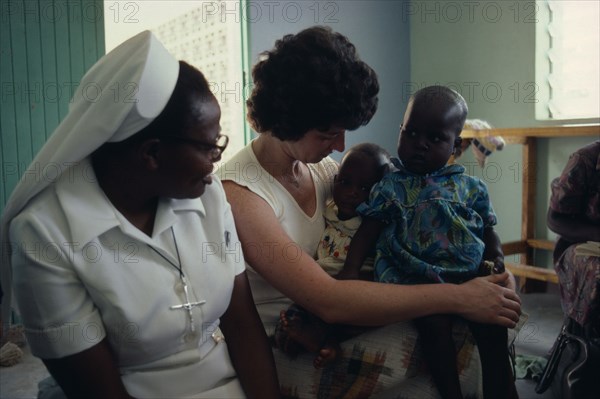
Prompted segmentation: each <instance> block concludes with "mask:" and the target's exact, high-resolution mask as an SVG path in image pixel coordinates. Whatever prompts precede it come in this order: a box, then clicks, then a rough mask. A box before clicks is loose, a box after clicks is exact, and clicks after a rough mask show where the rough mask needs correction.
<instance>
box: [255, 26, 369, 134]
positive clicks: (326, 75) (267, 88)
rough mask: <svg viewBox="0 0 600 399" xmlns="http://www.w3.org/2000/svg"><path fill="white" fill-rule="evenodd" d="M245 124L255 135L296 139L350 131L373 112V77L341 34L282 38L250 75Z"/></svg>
mask: <svg viewBox="0 0 600 399" xmlns="http://www.w3.org/2000/svg"><path fill="white" fill-rule="evenodd" d="M252 78H253V80H254V87H253V90H252V94H251V95H250V98H249V99H248V101H247V102H246V104H247V105H248V120H249V122H250V124H251V125H252V127H253V128H254V129H255V130H256V131H257V132H259V133H264V132H270V133H271V134H272V135H273V136H275V137H277V138H279V139H280V140H299V139H300V138H302V136H304V134H305V133H306V132H307V131H308V130H311V129H319V130H322V131H325V130H327V129H329V128H331V127H332V126H340V127H343V128H345V129H348V130H354V129H357V128H358V127H360V126H362V125H366V124H367V123H368V122H369V121H370V120H371V118H372V117H373V115H374V114H375V111H376V110H377V93H378V92H379V83H378V82H377V75H376V74H375V71H373V69H371V67H369V66H368V65H367V64H366V63H364V62H363V61H361V60H360V58H359V56H358V54H357V53H356V49H355V47H354V45H353V44H352V43H350V41H349V40H348V39H347V38H346V37H345V36H344V35H342V34H340V33H336V32H333V31H332V30H331V29H330V28H328V27H324V26H314V27H311V28H308V29H305V30H303V31H301V32H299V33H297V34H295V35H291V34H290V35H285V36H284V37H283V38H282V39H280V40H277V42H275V48H274V49H273V50H271V51H265V52H264V53H262V54H261V61H259V62H258V63H257V64H256V65H255V66H254V68H253V70H252Z"/></svg>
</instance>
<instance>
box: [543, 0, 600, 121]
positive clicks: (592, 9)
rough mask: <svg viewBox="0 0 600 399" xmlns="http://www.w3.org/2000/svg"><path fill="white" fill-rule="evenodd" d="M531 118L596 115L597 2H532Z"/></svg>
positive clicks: (599, 83) (599, 75)
mask: <svg viewBox="0 0 600 399" xmlns="http://www.w3.org/2000/svg"><path fill="white" fill-rule="evenodd" d="M537 4H538V10H539V12H538V20H537V25H536V83H537V85H538V88H539V91H538V94H539V95H538V102H537V104H536V119H542V120H544V119H545V120H565V119H587V118H598V117H599V116H600V68H599V63H600V25H599V23H598V21H600V12H599V9H600V2H598V1H589V0H587V1H585V0H584V1H565V0H545V1H537Z"/></svg>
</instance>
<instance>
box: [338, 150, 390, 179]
mask: <svg viewBox="0 0 600 399" xmlns="http://www.w3.org/2000/svg"><path fill="white" fill-rule="evenodd" d="M352 153H359V154H364V155H366V156H367V157H368V158H370V159H372V160H373V162H374V164H375V167H376V168H377V172H378V173H379V174H380V176H379V177H380V178H381V177H383V175H384V174H386V173H387V172H388V171H389V170H390V168H391V167H392V161H391V156H390V154H389V153H388V152H387V151H386V150H385V149H384V148H383V147H381V146H379V145H377V144H375V143H360V144H356V145H353V146H352V147H350V148H349V149H348V151H346V154H344V157H343V158H342V162H344V159H346V158H347V157H348V156H350V155H351V154H352Z"/></svg>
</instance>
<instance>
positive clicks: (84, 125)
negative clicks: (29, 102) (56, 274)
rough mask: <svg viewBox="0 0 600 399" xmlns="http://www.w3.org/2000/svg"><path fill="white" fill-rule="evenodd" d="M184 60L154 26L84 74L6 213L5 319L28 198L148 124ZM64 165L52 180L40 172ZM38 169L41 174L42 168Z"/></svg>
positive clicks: (1, 235)
mask: <svg viewBox="0 0 600 399" xmlns="http://www.w3.org/2000/svg"><path fill="white" fill-rule="evenodd" d="M178 75H179V63H178V61H177V60H176V59H175V58H173V56H172V55H171V54H169V52H168V51H167V49H165V48H164V46H163V45H162V44H161V43H160V42H159V41H158V39H157V38H156V37H155V36H154V34H152V33H151V32H150V31H144V32H142V33H140V34H138V35H136V36H134V37H132V38H131V39H129V40H127V41H125V42H124V43H122V44H121V45H120V46H118V47H117V48H115V49H114V50H113V51H111V52H110V53H108V54H106V55H105V56H104V57H102V58H101V59H100V60H99V61H98V62H97V63H96V64H94V66H93V67H92V68H91V69H90V70H89V71H88V72H87V73H86V74H85V76H84V77H83V78H82V79H81V82H80V84H79V87H78V88H77V91H76V92H75V94H74V96H73V99H72V100H71V103H70V106H69V113H68V114H67V116H66V117H65V119H64V120H63V121H62V122H61V124H60V125H59V126H58V127H57V128H56V130H55V131H54V133H53V134H52V136H51V137H50V138H49V139H48V141H47V142H46V144H44V146H43V147H42V149H41V150H40V151H39V153H38V154H37V156H36V157H35V158H34V160H33V161H32V163H31V165H30V166H29V168H28V169H27V171H26V172H25V173H24V174H23V176H24V177H25V176H26V177H27V178H24V177H23V178H21V180H20V181H19V184H17V186H16V187H15V189H14V191H13V193H12V195H11V196H10V198H9V200H8V202H7V204H6V207H5V209H4V215H3V216H2V223H1V230H0V243H1V244H2V246H1V248H0V251H2V257H1V259H2V264H1V265H0V268H1V272H2V273H1V275H0V277H1V279H0V283H1V284H2V289H3V290H4V296H3V298H2V319H3V320H4V322H5V323H8V320H9V319H8V317H9V315H10V313H9V312H10V302H11V292H12V290H11V280H12V278H11V267H10V243H9V237H8V227H9V225H10V222H11V221H12V219H13V218H14V217H15V216H16V215H17V214H18V213H19V212H20V211H21V210H22V209H23V208H24V207H25V205H26V204H27V202H28V201H29V200H30V199H31V198H33V197H34V196H35V195H36V194H38V193H39V192H40V191H42V190H43V189H44V188H45V187H47V186H48V185H50V184H51V183H52V182H54V181H55V180H57V179H58V177H59V176H60V174H61V173H64V172H65V171H66V170H67V169H68V168H69V167H70V166H71V165H72V164H73V163H76V162H78V161H81V160H82V159H84V158H85V157H87V156H88V155H90V154H91V153H92V152H94V151H95V150H96V149H97V148H99V147H100V146H101V145H102V144H104V143H106V142H117V141H122V140H125V139H126V138H128V137H130V136H132V135H133V134H135V133H137V132H139V131H140V130H141V129H143V128H144V127H146V126H148V125H149V124H150V122H152V120H154V118H156V117H157V116H158V115H159V114H160V112H161V111H162V110H163V109H164V107H165V106H166V105H167V102H168V101H169V98H170V97H171V94H172V93H173V90H174V88H175V83H176V82H177V77H178ZM49 165H51V166H52V170H56V169H58V170H59V174H58V175H57V176H53V177H54V178H52V179H48V177H47V176H40V173H39V171H40V170H45V168H46V167H47V166H49ZM36 171H37V173H36Z"/></svg>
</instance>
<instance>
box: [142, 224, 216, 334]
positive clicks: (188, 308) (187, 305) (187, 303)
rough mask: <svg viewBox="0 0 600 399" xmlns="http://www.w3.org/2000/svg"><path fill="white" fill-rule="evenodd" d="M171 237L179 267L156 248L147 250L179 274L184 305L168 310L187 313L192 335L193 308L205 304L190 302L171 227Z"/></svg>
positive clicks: (193, 328)
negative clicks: (155, 254)
mask: <svg viewBox="0 0 600 399" xmlns="http://www.w3.org/2000/svg"><path fill="white" fill-rule="evenodd" d="M171 235H172V236H173V243H174V244H175V251H176V252H177V262H178V263H179V265H176V264H175V263H173V262H171V261H170V260H169V258H167V257H166V256H164V255H163V254H161V253H160V252H159V251H157V250H156V248H154V247H153V246H152V245H148V248H150V249H151V250H153V251H154V252H156V253H157V254H158V255H159V256H160V257H161V258H163V259H164V260H166V261H167V262H168V263H169V264H170V265H171V266H173V267H174V268H175V269H177V271H178V272H179V279H180V280H181V285H182V288H183V295H184V296H185V303H182V304H180V305H173V306H170V307H169V309H171V310H177V309H181V310H185V311H187V313H188V319H189V321H190V331H191V332H192V333H194V331H196V326H195V324H196V323H195V322H194V313H193V310H194V308H195V307H196V306H200V305H203V304H205V303H206V301H196V302H192V301H191V300H190V295H189V292H188V285H187V279H186V278H185V274H184V273H183V265H182V263H181V256H180V255H179V247H178V246H177V239H176V238H175V231H174V229H173V226H171Z"/></svg>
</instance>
